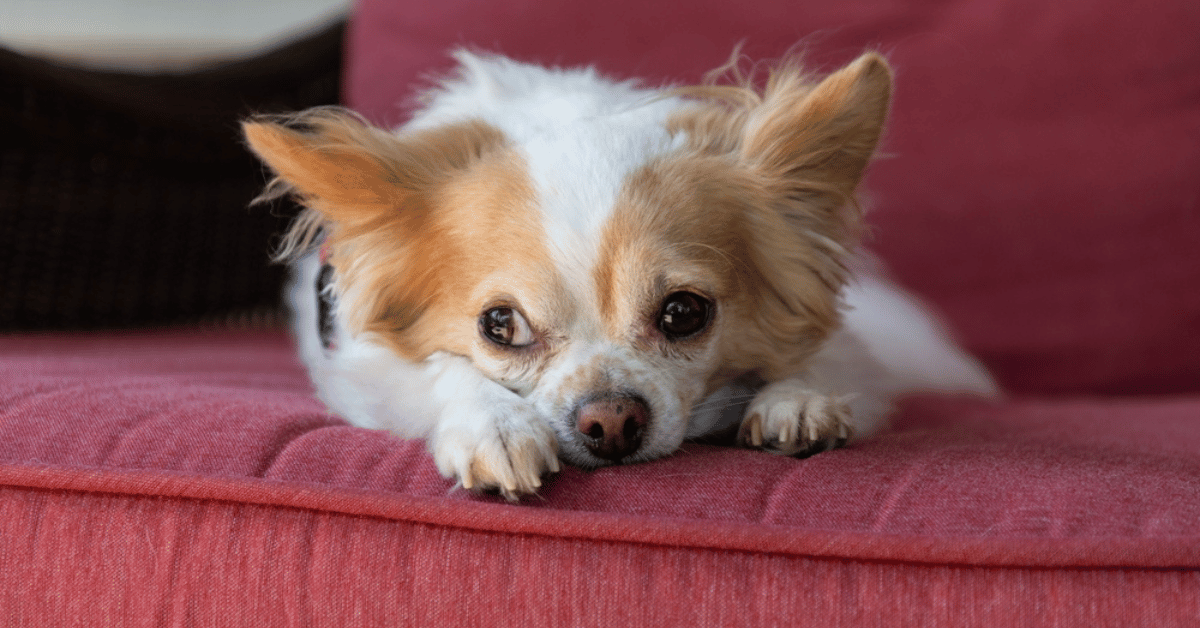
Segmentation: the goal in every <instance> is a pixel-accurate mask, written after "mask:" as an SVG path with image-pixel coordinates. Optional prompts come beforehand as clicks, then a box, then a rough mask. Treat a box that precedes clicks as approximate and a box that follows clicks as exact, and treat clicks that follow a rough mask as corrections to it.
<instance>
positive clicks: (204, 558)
mask: <svg viewBox="0 0 1200 628" xmlns="http://www.w3.org/2000/svg"><path fill="white" fill-rule="evenodd" d="M0 347H2V349H0V381H3V382H5V384H4V386H3V387H2V388H0V443H3V446H2V447H0V492H3V493H4V495H3V496H0V557H3V559H4V564H5V565H9V566H12V565H19V566H20V568H12V567H9V568H6V569H3V570H0V608H11V609H19V612H18V614H17V615H15V616H16V617H18V618H27V619H28V621H26V622H25V625H51V624H53V625H72V624H71V623H70V622H69V621H67V620H68V619H70V618H72V617H80V618H86V617H89V616H90V615H88V613H89V612H91V611H92V610H95V611H97V612H99V611H101V610H103V612H104V613H106V615H105V616H106V617H111V616H116V617H126V618H128V620H129V621H128V624H127V625H176V624H179V623H186V622H185V620H184V619H183V618H192V619H190V620H187V621H200V620H201V619H203V620H204V621H202V622H201V623H204V624H207V623H208V620H209V619H214V618H219V617H222V616H223V615H224V614H225V613H226V612H229V611H231V610H234V609H235V610H236V612H237V617H238V618H239V620H238V621H239V622H241V621H245V620H248V619H247V618H249V619H253V620H254V621H256V622H259V623H264V624H265V625H280V626H299V625H308V624H309V623H310V622H322V623H324V622H331V621H346V620H348V618H350V617H364V616H365V617H370V618H372V621H383V620H384V619H385V618H397V619H398V620H403V621H425V620H433V619H436V618H441V619H442V620H445V621H451V620H455V619H456V618H457V619H463V618H464V617H476V618H488V617H490V618H493V619H496V618H507V619H513V618H516V619H518V620H521V621H518V623H522V621H526V620H527V621H530V622H536V621H538V620H539V619H546V618H552V619H554V620H555V621H556V622H558V621H561V622H564V623H566V624H567V625H600V624H601V623H605V622H608V621H611V620H612V618H613V617H622V616H624V617H626V619H625V620H623V621H627V622H628V623H630V624H636V625H646V626H655V625H664V626H665V625H678V622H680V621H692V620H695V621H701V620H702V618H707V619H704V621H712V622H715V624H714V625H723V626H725V625H728V626H736V625H747V626H749V625H762V622H763V621H782V620H784V619H786V618H790V617H795V616H800V615H799V614H802V613H803V616H806V617H816V616H819V617H822V618H825V619H829V620H830V622H831V625H839V624H837V623H836V621H843V622H844V623H843V624H841V625H871V623H872V622H882V621H884V618H893V619H894V611H895V609H896V608H905V609H909V610H911V611H912V613H913V614H912V616H911V622H910V625H957V624H955V623H954V622H950V623H945V624H936V623H932V624H931V623H930V617H931V616H930V615H927V614H925V613H924V612H917V611H918V610H920V609H922V608H925V607H927V606H928V605H929V604H931V603H933V601H934V600H936V604H937V609H936V611H935V613H934V615H933V617H946V618H953V617H962V616H963V615H962V613H968V612H969V613H975V614H977V615H978V617H980V618H982V619H986V620H987V621H989V622H991V621H996V622H1018V621H1020V622H1022V623H1023V625H1024V623H1025V622H1027V621H1033V620H1042V621H1048V620H1049V619H1055V621H1062V622H1066V623H1067V624H1073V623H1075V624H1077V623H1079V622H1085V623H1087V625H1105V623H1104V621H1103V620H1106V619H1108V620H1111V619H1113V618H1120V617H1125V618H1128V617H1129V615H1127V614H1125V615H1122V614H1120V612H1118V611H1120V609H1126V610H1125V611H1121V612H1125V613H1128V609H1130V608H1135V609H1138V613H1139V616H1142V617H1153V618H1157V620H1161V621H1159V623H1157V624H1156V625H1173V623H1172V622H1175V624H1174V625H1183V624H1179V623H1178V620H1179V619H1180V618H1181V617H1194V616H1195V613H1196V612H1197V611H1200V607H1198V602H1197V600H1200V595H1197V593H1200V581H1198V577H1197V573H1200V572H1198V571H1197V567H1200V538H1198V537H1200V530H1198V529H1197V527H1196V525H1195V522H1196V521H1198V520H1200V421H1197V420H1196V419H1197V416H1200V396H1183V397H1176V398H1169V399H1161V400H1148V399H1145V400H1136V401H1134V400H1131V401H1123V402H1113V401H1111V400H1105V399H1098V398H1089V397H1077V398H1070V399H1058V400H1045V399H1037V398H1027V399H1018V400H1015V401H1012V402H1009V403H1005V404H1000V405H989V404H983V403H979V402H973V401H963V400H944V399H914V400H911V401H909V402H908V403H906V404H905V407H904V408H903V409H902V411H901V413H900V414H899V416H898V419H897V421H896V424H895V426H894V429H893V430H891V431H889V432H888V433H885V434H884V435H882V436H880V437H878V438H875V439H872V440H869V441H866V442H863V443H861V444H858V445H856V446H853V447H850V448H848V449H845V450H840V451H836V452H831V453H828V454H823V455H820V456H816V457H813V458H810V459H807V460H796V459H791V458H783V457H776V456H771V455H767V454H760V453H756V452H750V451H743V450H737V449H724V448H718V447H710V446H701V445H688V446H687V447H685V449H684V451H682V452H681V453H680V454H679V455H676V456H674V457H671V458H669V459H666V460H660V461H657V462H654V463H650V464H644V465H635V466H628V467H619V468H610V469H602V470H599V471H595V472H590V473H587V472H582V471H579V470H577V469H567V470H566V471H564V472H563V473H562V474H560V475H558V476H556V477H555V478H553V479H552V480H551V481H550V482H549V483H548V485H547V487H546V490H545V491H544V493H543V494H542V496H541V497H539V498H534V499H527V500H526V501H525V502H524V503H523V504H522V505H520V506H512V505H509V504H507V503H504V502H503V500H501V499H499V498H494V497H479V496H474V495H471V494H468V493H465V492H462V491H453V492H450V489H451V487H450V485H449V483H448V482H447V481H446V480H444V479H442V478H441V477H439V476H438V475H437V472H436V469H435V468H434V466H433V464H432V462H431V460H430V458H429V457H428V455H427V454H425V452H424V447H423V445H422V444H421V443H418V442H414V441H404V440H400V439H397V438H395V437H392V436H389V435H387V434H384V433H381V432H373V431H369V430H363V429H359V428H353V427H350V426H348V425H346V424H345V423H344V422H343V421H341V420H340V419H337V418H335V417H331V416H329V415H328V414H326V413H325V411H324V410H323V408H322V407H321V406H320V404H319V403H318V402H316V401H315V400H314V399H313V398H312V396H311V391H310V389H309V386H308V384H307V381H306V379H305V375H304V373H303V372H302V369H301V368H300V366H299V365H298V364H297V362H296V359H295V357H294V355H293V352H292V348H291V346H290V343H289V342H288V340H287V338H286V337H285V336H284V335H282V334H279V333H273V334H251V333H236V332H223V333H217V332H197V331H186V330H179V331H163V332H138V333H125V334H107V335H87V334H83V335H69V336H41V337H39V336H33V337H7V338H3V339H0ZM1063 568H1066V569H1063ZM684 582H689V583H693V588H691V589H688V590H687V591H680V590H678V589H677V587H678V586H679V585H680V584H681V583H684ZM695 587H699V588H695ZM1114 588H1120V589H1121V590H1122V591H1123V593H1122V597H1121V599H1120V601H1119V602H1117V601H1114V600H1113V599H1112V597H1111V595H1110V594H1109V593H1108V591H1111V590H1113V589H1114ZM601 590H602V591H605V592H606V594H605V595H597V594H596V591H601ZM79 591H88V592H90V593H89V595H88V596H83V597H81V596H80V595H78V593H77V592H79ZM608 594H612V595H618V596H619V598H620V599H621V600H623V602H622V603H620V604H618V603H617V602H616V601H614V600H613V599H609V597H608ZM578 598H582V599H587V600H590V601H592V604H579V603H578ZM989 599H991V600H994V604H993V605H992V606H984V607H981V606H980V604H981V602H980V601H981V600H989ZM1014 601H1020V604H1014V603H1013V602H1014ZM1026 604H1041V606H1034V607H1030V606H1027V605H1026ZM1147 609H1150V610H1149V611H1147ZM1147 612H1149V613H1150V614H1149V615H1142V614H1143V613H1147ZM1188 613H1190V614H1191V615H1188ZM522 618H524V619H522ZM635 618H636V620H635ZM836 618H842V619H840V620H838V619H836ZM35 619H36V620H37V621H35ZM51 619H52V620H54V621H51V622H50V623H46V622H47V621H50V620H51ZM835 620H836V621H835ZM481 621H482V620H481ZM862 622H867V623H865V624H864V623H862ZM1095 622H1099V623H1095ZM484 623H490V620H489V621H485V622H484ZM85 624H87V622H86V621H82V620H81V621H80V622H79V625H85ZM1035 624H1036V621H1034V623H1033V624H1029V625H1035ZM15 625H22V624H21V622H20V621H18V622H17V623H16V624H15ZM215 625H222V624H221V623H220V622H218V623H217V624H215ZM900 625H904V623H903V622H901V624H900ZM1044 625H1053V623H1051V622H1048V623H1046V624H1044Z"/></svg>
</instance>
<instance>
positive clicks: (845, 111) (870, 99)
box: [739, 53, 892, 210]
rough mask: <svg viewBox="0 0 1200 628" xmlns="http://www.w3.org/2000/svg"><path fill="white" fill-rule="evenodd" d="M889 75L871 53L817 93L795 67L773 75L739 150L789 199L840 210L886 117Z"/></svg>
mask: <svg viewBox="0 0 1200 628" xmlns="http://www.w3.org/2000/svg"><path fill="white" fill-rule="evenodd" d="M891 91H892V73H891V69H890V68H889V67H888V64H887V61H885V60H884V58H883V57H882V56H880V55H879V54H876V53H866V54H864V55H862V56H860V57H859V58H858V59H856V60H855V61H853V62H852V63H850V64H849V65H847V66H846V67H844V68H842V69H841V70H839V71H837V72H834V73H833V74H831V75H829V76H828V77H826V78H825V79H824V80H822V81H821V82H819V83H817V84H816V85H815V86H814V85H812V84H810V83H807V82H806V81H805V79H804V76H803V74H802V73H801V72H800V71H799V69H798V68H795V69H792V70H789V69H788V68H783V69H781V70H780V71H778V72H776V73H774V74H773V75H772V76H771V79H770V81H769V83H768V85H767V88H766V91H765V93H764V95H763V100H762V103H761V104H760V105H759V106H758V107H756V108H755V109H754V110H752V111H751V112H750V115H749V116H748V118H747V120H746V123H745V126H744V127H743V129H742V141H741V143H740V147H739V150H740V152H741V156H742V158H743V159H745V160H746V161H747V162H748V163H750V164H753V165H754V166H756V167H757V168H758V169H759V170H760V171H761V172H763V173H764V174H766V175H768V176H770V177H772V178H777V179H779V180H780V181H782V182H784V185H786V186H787V187H788V188H789V190H788V194H789V196H792V197H793V198H796V197H800V198H801V199H802V200H804V201H806V202H808V203H810V204H816V205H821V206H824V207H825V208H827V209H830V210H835V209H837V208H839V207H841V206H843V205H845V204H846V203H847V202H849V201H851V199H852V198H853V194H854V188H855V187H857V185H858V182H859V179H861V178H862V174H863V171H864V169H865V168H866V165H867V162H868V161H869V160H870V159H871V155H872V154H873V153H874V152H875V146H876V144H877V143H878V142H879V136H880V134H881V133H882V131H883V124H884V120H885V118H886V117H887V111H888V103H889V100H890V98H891Z"/></svg>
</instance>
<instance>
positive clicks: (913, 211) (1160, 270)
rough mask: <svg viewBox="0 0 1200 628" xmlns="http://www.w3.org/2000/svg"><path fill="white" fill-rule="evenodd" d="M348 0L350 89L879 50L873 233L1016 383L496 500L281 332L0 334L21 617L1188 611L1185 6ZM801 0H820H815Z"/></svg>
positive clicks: (389, 98)
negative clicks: (887, 85) (823, 430)
mask: <svg viewBox="0 0 1200 628" xmlns="http://www.w3.org/2000/svg"><path fill="white" fill-rule="evenodd" d="M754 4H755V6H754V8H740V9H733V8H731V7H733V4H731V3H728V2H724V1H722V0H692V1H691V2H688V3H661V4H653V3H644V2H640V1H636V0H611V1H610V2H608V3H605V4H604V5H603V8H599V7H600V6H601V5H600V3H593V4H588V5H583V4H575V3H552V2H506V3H457V2H417V1H412V2H404V3H394V2H385V1H384V0H366V1H364V2H362V4H361V5H360V7H359V11H358V13H357V15H356V17H355V20H354V22H353V23H352V30H351V37H350V46H349V50H348V56H347V68H346V69H347V75H348V82H347V84H346V85H345V94H346V97H347V100H348V102H349V104H350V105H352V106H354V107H356V108H358V109H359V110H361V111H363V112H364V113H365V114H366V115H368V116H369V117H371V118H373V119H375V120H378V121H381V122H389V123H394V122H398V121H400V120H402V118H403V116H402V110H401V109H398V108H397V107H396V106H395V103H396V102H397V101H399V100H400V99H402V98H403V97H404V96H405V95H407V94H408V92H409V86H410V85H411V84H412V83H413V82H414V81H416V80H417V79H418V76H419V73H421V72H424V71H426V70H428V69H430V68H437V67H443V68H444V67H446V66H447V65H448V62H447V60H446V58H445V57H444V56H443V54H442V52H443V51H444V50H445V49H446V48H448V47H449V46H451V45H454V44H460V43H469V44H475V45H478V46H480V47H483V48H487V49H493V50H501V51H504V52H507V53H509V54H512V55H515V56H518V57H522V58H527V59H535V60H541V61H548V62H559V63H562V64H579V63H596V64H598V65H599V67H600V68H601V69H602V70H604V71H606V72H609V73H612V74H617V75H621V76H645V77H649V78H650V79H652V80H659V79H664V78H673V79H684V80H687V79H694V78H696V77H697V76H699V74H700V73H701V72H702V71H703V70H705V69H707V68H710V67H712V66H715V65H717V64H719V63H720V62H722V61H723V60H724V59H725V57H726V56H727V55H728V52H729V51H730V49H731V48H732V46H733V45H734V44H735V43H736V42H737V41H739V40H742V39H745V40H746V41H747V46H746V50H747V52H748V53H750V54H751V55H753V56H756V57H762V56H777V55H779V54H780V53H781V52H783V51H784V50H785V49H786V48H788V47H789V46H791V45H792V44H793V43H795V41H796V40H797V39H799V38H800V37H801V36H803V35H806V34H810V33H816V35H813V36H812V37H811V38H809V39H808V40H807V41H808V48H809V49H810V51H811V54H810V58H811V59H812V61H813V62H814V63H817V64H821V65H823V66H829V67H831V66H832V65H833V64H836V63H838V62H841V61H844V60H846V59H849V58H850V57H851V56H853V55H855V54H856V53H858V52H859V51H860V50H861V49H863V48H864V47H874V48H877V49H880V50H883V51H884V52H885V53H887V54H888V56H889V57H890V58H891V60H892V61H893V62H894V64H895V65H896V66H897V68H898V90H897V94H896V101H895V106H894V109H893V116H892V121H891V125H892V126H891V130H890V131H889V133H888V135H887V138H886V140H885V143H884V151H885V152H886V153H887V154H888V155H889V156H890V157H889V158H888V159H884V160H881V161H879V162H877V163H876V164H875V165H874V167H873V169H872V173H871V176H870V178H869V180H868V183H867V188H868V190H869V191H870V194H871V197H872V198H873V203H872V204H873V206H874V210H873V213H872V216H871V220H872V222H873V223H874V225H876V227H877V230H876V231H877V233H876V235H875V236H874V237H873V238H872V247H873V248H874V249H875V250H876V251H878V252H879V253H880V254H881V255H882V257H884V258H885V259H886V260H887V261H888V263H889V264H890V265H891V267H892V268H893V270H894V271H895V274H896V276H897V277H898V278H899V279H900V280H901V281H902V282H904V283H905V284H907V285H909V286H911V287H912V288H913V289H915V290H916V291H918V292H919V293H921V294H923V295H925V296H926V297H927V298H929V299H930V300H931V301H932V302H934V303H935V304H936V305H937V306H938V307H939V308H940V309H941V310H942V311H943V312H944V313H945V314H946V317H947V320H948V322H949V323H950V325H951V326H952V327H953V328H954V329H955V330H956V331H957V332H958V335H959V336H960V337H961V338H962V339H963V341H964V343H965V344H966V345H967V346H968V347H969V348H970V349H971V350H972V351H974V352H976V353H977V354H978V355H979V356H981V357H982V358H983V359H984V360H985V361H986V362H987V364H988V366H989V367H991V368H992V369H993V371H994V372H995V374H996V375H997V376H998V378H999V379H1000V380H1001V382H1002V384H1003V385H1004V386H1005V388H1006V389H1007V390H1008V391H1009V393H1010V396H1009V398H1008V399H1007V400H1006V401H1004V402H1002V403H998V404H986V403H981V402H977V401H969V400H955V399H935V398H915V399H910V400H908V401H906V402H904V403H903V404H902V407H901V409H900V411H899V412H898V414H897V416H896V418H895V421H894V423H893V426H892V427H891V429H889V430H888V431H887V432H885V433H884V434H882V435H880V436H878V437H875V438H872V439H870V440H866V441H863V442H861V443H858V444H855V445H852V446H851V447H849V448H846V449H843V450H839V451H834V452H831V453H827V454H822V455H819V456H815V457H813V458H809V459H806V460H795V459H789V458H779V457H774V456H771V455H767V454H760V453H756V452H751V451H743V450H737V449H725V448H718V447H712V446H704V445H688V446H686V447H685V448H684V449H683V451H681V452H680V453H679V454H678V455H676V456H673V457H671V458H669V459H665V460H660V461H657V462H653V463H650V464H644V465H636V466H627V467H618V468H607V469H601V470H598V471H594V472H587V473H585V472H582V471H579V470H577V469H567V470H565V471H564V472H563V473H561V474H559V475H558V476H556V477H555V478H554V479H553V480H552V481H550V482H549V483H548V485H547V486H546V488H545V490H544V492H543V494H542V495H541V497H540V498H537V499H527V500H525V501H524V502H522V503H521V504H519V505H511V504H507V503H504V502H503V501H502V500H500V499H498V498H491V497H480V496H475V495H470V494H467V493H464V492H461V491H457V492H455V491H451V490H450V484H449V483H448V482H447V481H446V480H444V479H442V478H441V477H439V476H438V474H437V472H436V470H435V468H434V466H433V464H432V462H431V460H430V459H429V457H428V456H427V455H426V453H425V452H424V448H423V445H422V444H421V443H417V442H410V441H403V440H399V439H397V438H395V437H392V436H389V435H387V434H384V433H379V432H372V431H367V430H362V429H357V428H352V427H349V426H348V425H347V424H346V423H345V422H343V421H341V420H340V419H338V418H336V417H333V416H330V415H328V414H326V413H325V412H324V410H323V408H322V406H321V405H320V403H319V402H317V401H316V400H315V399H314V398H313V396H312V394H311V388H310V386H309V384H308V382H307V380H306V377H305V375H304V373H303V371H302V369H301V367H300V365H299V364H298V362H297V361H296V359H295V357H294V356H293V354H292V351H291V347H290V343H289V340H288V338H287V337H286V335H285V334H283V333H282V332H269V333H263V332H246V331H229V330H225V331H220V330H196V329H175V330H157V331H150V330H147V331H134V332H120V333H117V332H111V333H91V334H81V333H76V334H41V335H9V336H5V337H2V338H0V493H2V495H0V623H3V624H4V625H6V626H97V625H113V626H115V625H124V626H226V625H229V626H232V625H255V626H310V625H311V626H340V625H364V626H383V625H388V626H390V625H415V626H425V625H446V626H454V625H480V626H483V625H514V626H536V625H556V626H600V625H604V626H679V625H694V626H769V625H807V624H812V625H823V626H876V625H879V626H882V625H888V626H894V625H911V626H968V625H981V626H997V625H1012V626H1036V625H1044V626H1132V625H1145V626H1194V625H1197V624H1198V623H1200V253H1198V252H1197V247H1198V246H1200V45H1197V41H1198V40H1197V35H1196V34H1197V33H1200V5H1197V4H1196V3H1195V2H1194V1H1193V0H1166V1H1165V2H1159V3H1153V4H1143V5H1136V4H1131V3H1127V2H1117V1H1116V0H1099V1H1097V2H1092V3H1087V6H1084V3H1074V2H1066V3H1063V2H1059V3H1048V2H1044V1H1043V0H955V1H952V2H918V3H911V4H905V3H895V2H889V1H888V0H864V1H862V2H856V3H797V2H794V1H792V0H762V1H760V2H757V3H754ZM810 5H811V6H810Z"/></svg>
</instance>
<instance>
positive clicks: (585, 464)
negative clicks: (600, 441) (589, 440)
mask: <svg viewBox="0 0 1200 628" xmlns="http://www.w3.org/2000/svg"><path fill="white" fill-rule="evenodd" d="M556 436H557V438H558V457H559V459H561V460H562V461H563V462H566V463H567V464H569V465H571V466H573V467H578V468H580V469H583V470H584V471H592V470H595V469H599V468H601V467H613V466H620V465H628V464H639V463H643V462H650V461H651V460H657V459H658V458H664V457H666V456H669V455H671V454H673V453H674V452H675V451H676V450H678V449H679V447H680V446H681V445H682V444H683V440H682V439H679V442H676V443H674V444H673V445H672V444H670V443H659V442H648V443H645V444H643V445H642V447H641V448H639V449H638V450H637V451H635V452H633V453H632V454H629V455H628V456H625V457H623V458H620V459H618V460H608V459H606V458H600V457H598V456H596V455H594V454H592V453H591V452H590V451H588V448H587V445H585V444H584V443H583V442H582V441H581V440H579V439H577V438H575V436H574V435H572V434H568V435H566V436H564V435H563V433H562V432H558V433H557V434H556Z"/></svg>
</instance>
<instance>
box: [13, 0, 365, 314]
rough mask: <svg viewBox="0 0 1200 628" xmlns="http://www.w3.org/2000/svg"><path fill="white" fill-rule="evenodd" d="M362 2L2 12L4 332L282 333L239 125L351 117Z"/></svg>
mask: <svg viewBox="0 0 1200 628" xmlns="http://www.w3.org/2000/svg"><path fill="white" fill-rule="evenodd" d="M349 5H350V2H349V0H204V1H197V0H0V240H2V241H3V242H5V243H6V245H5V246H3V247H0V331H5V330H8V331H15V330H43V331H45V330H60V329H67V330H81V329H99V328H113V327H117V328H129V327H136V326H145V325H152V326H158V325H173V324H196V323H202V324H215V325H223V326H227V325H233V326H253V327H262V326H273V325H276V324H278V322H279V320H280V318H281V312H280V309H279V306H278V295H279V292H280V287H281V285H282V282H283V280H284V270H283V268H281V267H279V266H277V265H272V264H270V263H269V257H270V250H271V247H272V242H273V239H274V238H275V237H276V235H277V234H278V233H279V232H280V231H282V230H283V228H284V226H285V225H286V223H287V221H288V220H289V218H290V216H292V215H294V213H295V211H296V210H297V208H296V207H295V206H294V205H292V204H291V203H289V202H280V203H277V204H275V205H273V206H270V207H266V206H257V207H249V204H250V201H251V199H253V198H254V197H255V196H256V194H257V193H258V191H259V190H261V189H262V185H263V183H264V181H265V173H264V172H263V170H262V167H261V166H260V165H259V164H258V163H257V162H256V161H255V160H254V159H253V158H252V157H251V156H250V155H249V154H248V153H247V151H246V150H245V149H244V147H243V146H242V142H241V136H240V132H239V126H238V122H239V120H240V119H242V118H245V117H247V116H250V115H253V114H257V113H270V112H284V111H294V110H297V109H302V108H306V107H312V106H317V105H328V104H334V103H337V102H338V101H339V92H340V86H341V76H342V46H343V39H344V30H345V17H346V14H347V12H348V10H349Z"/></svg>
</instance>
